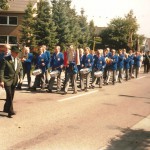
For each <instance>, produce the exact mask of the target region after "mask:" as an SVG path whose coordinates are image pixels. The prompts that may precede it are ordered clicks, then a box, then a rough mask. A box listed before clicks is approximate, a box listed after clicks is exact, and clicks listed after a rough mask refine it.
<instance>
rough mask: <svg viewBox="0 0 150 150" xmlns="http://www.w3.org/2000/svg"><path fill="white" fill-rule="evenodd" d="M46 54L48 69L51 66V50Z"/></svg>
mask: <svg viewBox="0 0 150 150" xmlns="http://www.w3.org/2000/svg"><path fill="white" fill-rule="evenodd" d="M44 54H45V55H46V69H48V68H49V67H50V59H51V55H50V51H48V50H46V51H45V52H44Z"/></svg>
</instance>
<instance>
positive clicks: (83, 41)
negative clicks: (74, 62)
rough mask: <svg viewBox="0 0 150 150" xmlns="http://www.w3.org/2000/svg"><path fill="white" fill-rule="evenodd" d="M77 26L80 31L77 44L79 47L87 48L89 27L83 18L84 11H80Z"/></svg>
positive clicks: (85, 18) (84, 17)
mask: <svg viewBox="0 0 150 150" xmlns="http://www.w3.org/2000/svg"><path fill="white" fill-rule="evenodd" d="M78 19H79V26H80V29H81V32H80V35H79V44H80V47H85V46H89V45H88V42H89V40H90V32H89V26H88V23H87V17H86V16H84V9H81V16H79V18H78Z"/></svg>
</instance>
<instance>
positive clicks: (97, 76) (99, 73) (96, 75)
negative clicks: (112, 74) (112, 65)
mask: <svg viewBox="0 0 150 150" xmlns="http://www.w3.org/2000/svg"><path fill="white" fill-rule="evenodd" d="M102 75H103V72H102V71H96V72H94V76H95V77H96V78H99V77H101V76H102Z"/></svg>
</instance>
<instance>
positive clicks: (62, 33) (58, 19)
mask: <svg viewBox="0 0 150 150" xmlns="http://www.w3.org/2000/svg"><path fill="white" fill-rule="evenodd" d="M51 2H52V7H53V9H52V18H53V21H54V22H55V24H56V32H57V36H56V38H57V39H58V43H57V44H58V45H60V47H61V48H62V49H66V45H69V44H70V42H71V39H72V38H71V34H70V29H69V25H70V24H69V19H68V14H67V12H68V11H67V10H68V8H67V7H68V4H67V2H68V1H66V0H58V1H57V0H52V1H51Z"/></svg>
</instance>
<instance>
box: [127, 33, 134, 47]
mask: <svg viewBox="0 0 150 150" xmlns="http://www.w3.org/2000/svg"><path fill="white" fill-rule="evenodd" d="M132 36H133V30H130V32H129V38H128V46H129V48H130V49H132V47H133V40H132Z"/></svg>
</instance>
